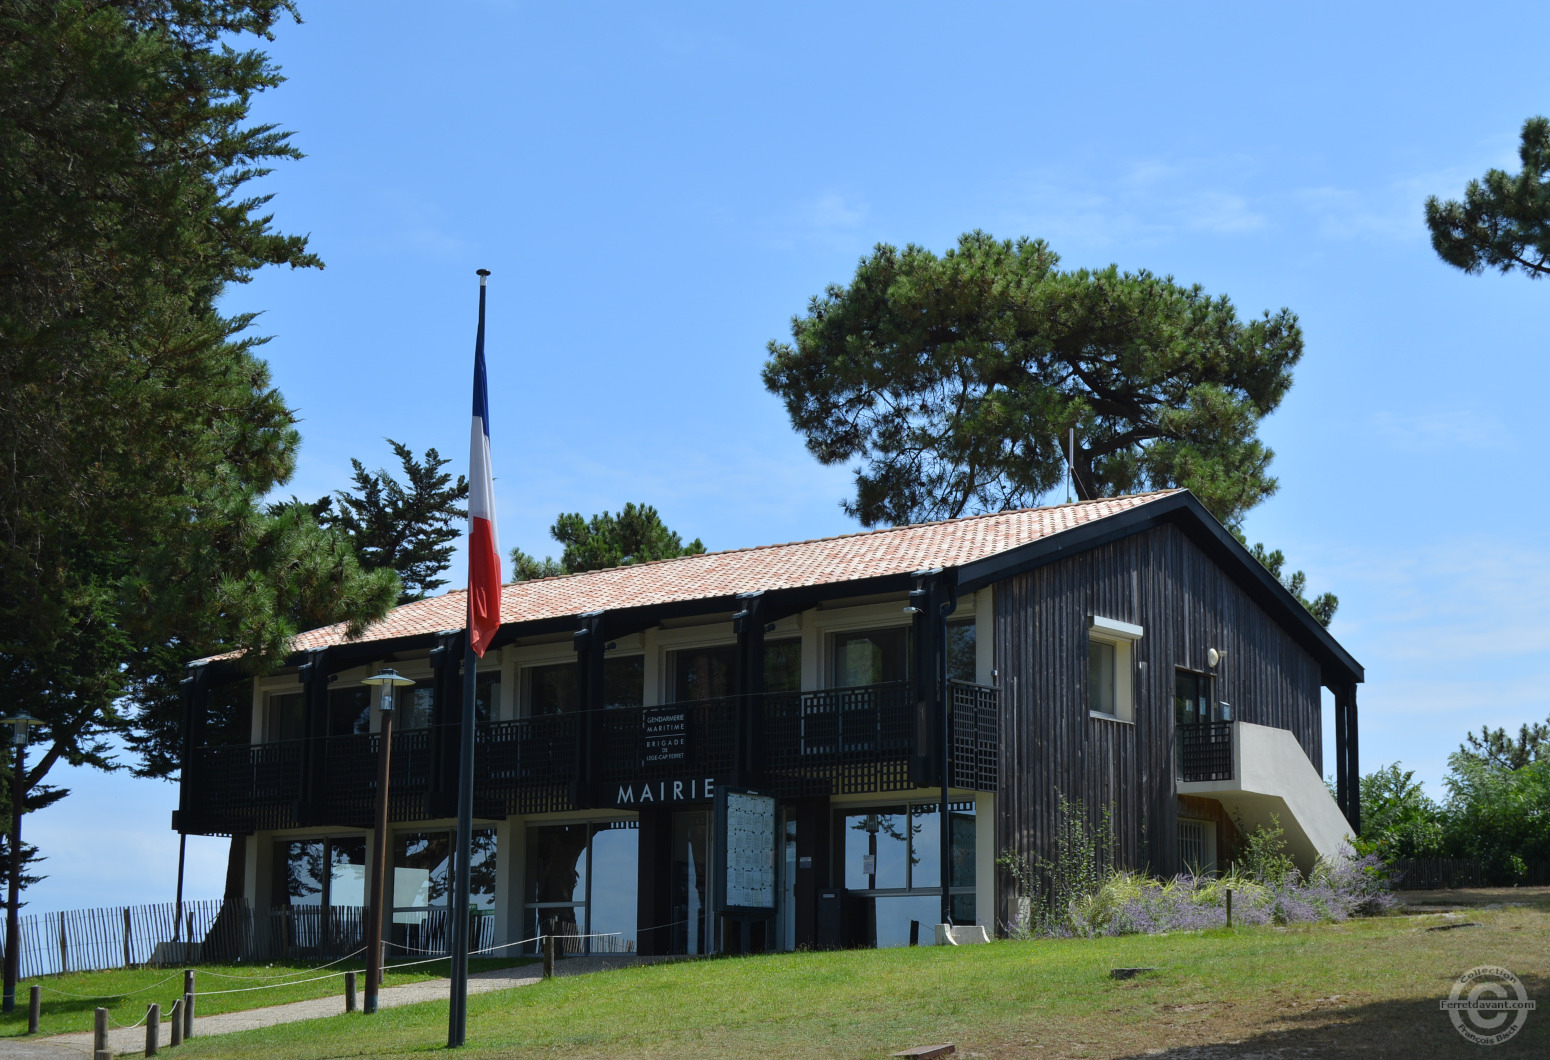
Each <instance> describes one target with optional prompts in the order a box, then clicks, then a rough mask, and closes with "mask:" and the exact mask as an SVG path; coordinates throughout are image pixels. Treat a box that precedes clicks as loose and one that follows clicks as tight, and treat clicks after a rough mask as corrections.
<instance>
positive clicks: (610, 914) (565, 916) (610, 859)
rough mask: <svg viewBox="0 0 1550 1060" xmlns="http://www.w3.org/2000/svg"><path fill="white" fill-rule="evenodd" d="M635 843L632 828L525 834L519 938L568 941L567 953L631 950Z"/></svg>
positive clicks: (575, 827) (547, 828) (616, 824)
mask: <svg viewBox="0 0 1550 1060" xmlns="http://www.w3.org/2000/svg"><path fill="white" fill-rule="evenodd" d="M639 839H640V830H639V826H638V825H637V824H636V822H634V821H585V822H581V823H578V824H561V825H539V826H532V827H529V828H528V830H527V857H526V872H525V879H524V881H523V891H522V897H523V915H524V928H523V931H522V937H523V938H535V937H537V936H538V935H541V934H558V935H567V936H572V937H574V938H575V941H574V942H572V943H567V946H566V948H567V950H570V951H572V952H581V953H597V952H619V951H623V950H626V949H629V950H633V949H634V948H635V913H636V898H635V896H636V890H637V882H638V877H639V856H640V854H639V849H640V842H639ZM530 949H532V950H536V946H534V947H531V948H530Z"/></svg>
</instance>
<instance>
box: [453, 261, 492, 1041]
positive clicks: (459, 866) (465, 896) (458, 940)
mask: <svg viewBox="0 0 1550 1060" xmlns="http://www.w3.org/2000/svg"><path fill="white" fill-rule="evenodd" d="M479 321H480V330H481V331H482V330H483V326H484V288H483V287H480V288H479ZM465 642H466V647H465V648H464V651H463V724H462V727H461V730H460V731H459V733H458V755H457V848H456V849H455V850H454V851H453V853H452V865H453V873H454V881H453V890H452V968H451V973H452V998H451V1006H450V1010H449V1012H448V1019H447V1048H449V1049H456V1048H458V1047H459V1046H461V1045H462V1044H463V1042H464V1041H465V1040H466V1038H467V1035H468V905H469V890H470V883H471V881H470V878H469V875H470V873H469V870H470V868H471V865H470V862H471V860H472V853H473V851H472V848H473V845H474V695H475V693H476V691H477V687H478V665H479V662H478V657H477V656H476V655H475V654H474V639H473V637H472V636H466V637H465Z"/></svg>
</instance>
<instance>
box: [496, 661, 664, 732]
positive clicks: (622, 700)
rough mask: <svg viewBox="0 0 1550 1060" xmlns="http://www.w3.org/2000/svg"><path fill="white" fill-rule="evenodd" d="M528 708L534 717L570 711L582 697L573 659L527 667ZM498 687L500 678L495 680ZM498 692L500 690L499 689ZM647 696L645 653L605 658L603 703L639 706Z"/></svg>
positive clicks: (606, 704)
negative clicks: (571, 660)
mask: <svg viewBox="0 0 1550 1060" xmlns="http://www.w3.org/2000/svg"><path fill="white" fill-rule="evenodd" d="M524 672H525V673H526V680H527V708H528V714H529V715H530V716H532V717H541V716H543V715H545V714H568V713H570V712H571V711H573V710H576V709H577V707H578V705H579V703H580V700H581V692H580V675H579V674H578V673H577V666H576V664H575V663H573V662H563V663H552V664H550V665H548V666H530V667H528V668H527V670H526V671H524ZM495 687H496V688H499V682H498V681H497V683H496V686H495ZM497 694H498V693H497ZM645 698H646V657H645V656H644V655H620V656H614V657H613V658H608V659H604V660H603V705H604V706H608V707H638V706H640V705H641V704H642V703H643V702H645Z"/></svg>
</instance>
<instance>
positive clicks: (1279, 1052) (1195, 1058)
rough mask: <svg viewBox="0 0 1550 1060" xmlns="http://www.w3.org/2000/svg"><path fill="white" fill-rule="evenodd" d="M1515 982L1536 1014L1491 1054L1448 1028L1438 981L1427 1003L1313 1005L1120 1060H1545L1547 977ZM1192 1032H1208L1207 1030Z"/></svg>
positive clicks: (1549, 1045) (1446, 983) (1445, 982)
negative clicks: (1264, 1024)
mask: <svg viewBox="0 0 1550 1060" xmlns="http://www.w3.org/2000/svg"><path fill="white" fill-rule="evenodd" d="M1522 980H1523V987H1524V990H1526V991H1527V993H1528V996H1529V998H1531V999H1533V1000H1536V1001H1538V1002H1539V1006H1540V1007H1539V1008H1538V1009H1537V1010H1536V1011H1533V1012H1530V1013H1529V1014H1528V1017H1527V1020H1526V1021H1525V1023H1524V1025H1523V1029H1522V1030H1521V1031H1519V1032H1518V1034H1517V1035H1516V1036H1515V1037H1514V1038H1512V1039H1511V1040H1510V1041H1507V1042H1504V1043H1502V1044H1501V1045H1497V1046H1494V1047H1482V1046H1479V1045H1476V1044H1474V1043H1473V1042H1470V1041H1468V1040H1466V1039H1465V1038H1464V1037H1463V1036H1462V1035H1460V1034H1459V1033H1458V1031H1456V1030H1455V1029H1454V1028H1453V1023H1452V1021H1451V1020H1450V1019H1449V1018H1448V1014H1447V1013H1446V1012H1444V1011H1442V1010H1441V1009H1440V1008H1438V1002H1439V1001H1441V1000H1442V999H1443V998H1445V997H1447V996H1448V992H1449V991H1450V990H1451V989H1452V988H1453V983H1452V981H1451V979H1446V978H1445V977H1440V978H1439V979H1438V984H1437V996H1436V997H1435V998H1430V999H1427V1000H1415V999H1405V1000H1394V1001H1373V1002H1369V1003H1367V1004H1363V1005H1354V1006H1343V1005H1341V1004H1340V1003H1339V1001H1325V1002H1322V1003H1320V1002H1314V1003H1312V1004H1308V1005H1304V1006H1302V1007H1301V1008H1298V1009H1292V1010H1290V1011H1283V1012H1278V1013H1275V1014H1274V1015H1273V1016H1270V1019H1271V1020H1273V1021H1274V1022H1275V1023H1277V1024H1280V1026H1278V1027H1277V1028H1276V1029H1274V1030H1268V1031H1262V1032H1260V1033H1257V1034H1252V1035H1248V1036H1245V1037H1243V1038H1241V1039H1237V1038H1235V1039H1232V1040H1225V1041H1220V1042H1216V1043H1212V1044H1204V1045H1187V1046H1176V1047H1174V1048H1172V1049H1153V1050H1147V1051H1145V1052H1140V1053H1129V1054H1125V1060H1159V1058H1161V1060H1251V1058H1252V1060H1301V1058H1303V1057H1308V1058H1313V1057H1317V1058H1319V1060H1323V1058H1326V1057H1330V1058H1336V1060H1344V1058H1347V1057H1362V1058H1364V1060H1371V1058H1374V1057H1393V1058H1395V1060H1434V1058H1439V1060H1440V1058H1451V1057H1474V1058H1477V1060H1486V1058H1490V1060H1495V1058H1497V1057H1501V1058H1504V1060H1505V1058H1507V1057H1529V1056H1532V1057H1546V1056H1550V978H1547V977H1545V976H1538V975H1525V976H1522ZM1269 1015H1270V1014H1267V1016H1269ZM1200 1029H1201V1030H1203V1031H1205V1033H1207V1034H1209V1033H1210V1032H1209V1025H1206V1026H1205V1027H1201V1028H1200ZM1223 1037H1224V1038H1225V1037H1226V1033H1224V1035H1223Z"/></svg>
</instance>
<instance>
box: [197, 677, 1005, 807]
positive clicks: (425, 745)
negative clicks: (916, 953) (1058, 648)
mask: <svg viewBox="0 0 1550 1060" xmlns="http://www.w3.org/2000/svg"><path fill="white" fill-rule="evenodd" d="M997 695H998V694H997V691H996V690H995V689H994V688H987V687H984V686H980V685H970V684H963V683H959V682H953V683H951V685H950V690H949V703H950V710H951V714H950V717H949V737H950V739H951V741H952V754H953V762H952V786H954V787H958V788H966V789H972V790H981V791H993V790H995V787H996V778H997V772H996V766H997V758H998V754H999V739H998V718H997V711H998V698H997ZM917 714H918V712H917V703H916V700H915V698H914V692H913V687H912V686H911V685H909V684H908V683H905V682H898V683H893V684H883V685H868V686H863V687H859V688H839V689H823V690H818V691H811V692H775V693H766V694H764V695H757V696H732V697H727V698H724V699H712V700H700V701H695V702H690V703H675V704H669V705H665V706H655V707H619V708H610V709H608V710H600V711H579V712H574V713H569V714H554V715H546V716H542V717H534V718H519V719H515V720H510V721H496V722H482V723H480V724H479V726H478V727H477V729H476V731H475V734H474V793H475V813H476V815H478V816H480V817H486V818H500V817H505V816H508V815H512V814H531V813H543V812H549V811H555V810H569V809H575V808H579V807H586V806H593V807H596V806H614V805H623V804H624V802H623V801H621V799H617V798H616V797H615V795H614V793H616V792H620V789H621V788H625V789H628V788H631V787H636V788H638V787H639V786H642V785H650V784H656V785H672V784H673V783H674V782H679V781H689V780H691V779H692V780H694V781H695V782H703V780H705V779H712V780H714V781H716V782H718V783H741V784H746V785H749V786H751V787H758V788H760V789H762V790H766V791H770V792H772V793H774V794H776V795H779V796H782V797H786V798H800V797H809V796H823V795H840V794H853V793H859V792H871V791H901V790H908V789H911V788H915V787H919V786H922V785H923V784H924V783H926V782H927V781H929V780H931V779H932V778H931V777H930V773H931V765H930V761H929V757H930V754H929V748H930V739H929V734H928V739H927V740H926V741H922V740H921V739H920V734H919V731H918V730H919V725H918V719H917ZM457 728H458V727H457V726H446V727H444V728H443V730H442V731H437V730H433V729H415V730H409V731H404V732H396V733H394V734H393V755H392V766H391V768H392V783H391V786H390V791H391V805H390V806H389V816H390V817H391V819H392V820H395V821H411V820H425V819H429V818H432V817H440V816H447V813H446V812H445V806H446V797H447V793H448V792H450V791H451V790H452V782H451V781H452V778H451V777H450V776H447V775H445V774H447V773H448V772H449V770H448V769H447V768H446V766H445V765H443V766H442V768H441V769H439V770H438V768H437V763H438V762H442V763H447V762H452V763H455V757H450V758H449V755H448V752H449V750H450V746H449V745H455V742H456V739H457ZM378 745H379V737H378V736H377V735H376V734H362V735H356V736H335V737H329V738H328V739H326V740H320V741H317V746H316V747H313V748H310V749H309V747H308V745H307V741H304V740H292V741H285V742H280V743H272V744H262V745H257V746H241V747H205V748H199V749H197V750H195V752H194V756H193V760H192V761H191V762H190V764H189V769H188V776H187V777H186V778H185V781H184V782H185V783H186V784H188V785H189V790H188V795H189V798H188V800H187V805H188V807H189V809H188V811H187V814H186V819H185V820H184V821H183V822H182V824H183V826H184V828H185V829H186V830H188V831H190V832H194V833H203V834H232V833H248V832H253V831H261V830H269V829H275V828H291V827H297V826H300V825H333V826H348V827H369V825H370V822H371V815H372V808H373V805H374V802H375V797H376V781H377V748H378ZM309 751H310V754H309ZM452 755H453V756H455V751H452ZM309 759H310V761H309ZM309 770H310V771H311V775H312V776H313V777H314V778H316V779H315V780H314V782H313V785H312V787H313V794H312V796H311V798H310V799H308V798H305V789H306V785H305V784H304V777H305V776H306V775H307V774H308V772H309ZM658 790H668V789H666V788H659V789H658ZM438 807H440V808H442V811H443V812H433V810H436V809H437V808H438Z"/></svg>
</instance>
